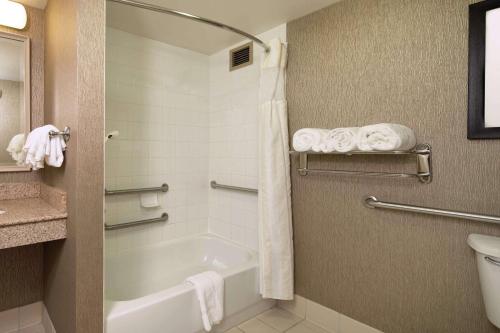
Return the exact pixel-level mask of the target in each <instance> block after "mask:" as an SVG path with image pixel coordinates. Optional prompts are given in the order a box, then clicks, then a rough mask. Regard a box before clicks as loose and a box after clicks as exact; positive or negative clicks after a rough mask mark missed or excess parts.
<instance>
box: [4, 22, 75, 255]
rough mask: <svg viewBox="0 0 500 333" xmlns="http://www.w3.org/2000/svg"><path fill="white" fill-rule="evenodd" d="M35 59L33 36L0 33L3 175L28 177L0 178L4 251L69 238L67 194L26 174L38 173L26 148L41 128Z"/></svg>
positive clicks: (39, 178) (38, 178)
mask: <svg viewBox="0 0 500 333" xmlns="http://www.w3.org/2000/svg"><path fill="white" fill-rule="evenodd" d="M30 62H31V46H30V39H29V38H28V37H26V36H23V35H18V34H14V33H8V32H0V173H9V174H14V173H15V174H16V176H17V175H19V176H21V177H17V178H20V179H23V178H26V182H14V183H11V182H8V183H1V182H0V250H1V249H7V248H12V247H18V246H25V245H31V244H37V243H42V242H48V241H53V240H57V239H64V238H66V220H67V216H68V214H67V208H66V206H67V205H66V193H65V192H64V191H62V190H60V189H56V188H53V187H50V186H47V185H45V184H43V183H42V182H41V177H38V176H37V177H23V176H22V174H23V173H25V174H26V175H28V173H33V172H34V171H32V170H31V168H30V167H28V166H26V165H25V164H24V163H23V162H24V159H25V154H24V155H23V150H22V147H23V146H24V143H25V141H26V138H27V135H28V133H29V132H30V131H31V130H32V129H33V128H34V127H37V126H39V124H37V123H35V124H33V123H32V118H33V116H32V112H31V104H32V102H33V101H32V99H31V81H32V80H31V64H30ZM34 88H35V87H34ZM35 90H36V89H35ZM38 118H39V117H38ZM41 154H42V155H41V156H43V152H41ZM28 176H29V175H28ZM33 179H35V181H33Z"/></svg>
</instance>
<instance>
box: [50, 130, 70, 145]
mask: <svg viewBox="0 0 500 333" xmlns="http://www.w3.org/2000/svg"><path fill="white" fill-rule="evenodd" d="M58 135H60V136H62V137H63V140H64V142H68V141H69V138H70V137H71V128H69V127H68V126H66V127H64V130H63V131H59V132H56V131H50V132H49V137H50V138H53V137H55V136H58Z"/></svg>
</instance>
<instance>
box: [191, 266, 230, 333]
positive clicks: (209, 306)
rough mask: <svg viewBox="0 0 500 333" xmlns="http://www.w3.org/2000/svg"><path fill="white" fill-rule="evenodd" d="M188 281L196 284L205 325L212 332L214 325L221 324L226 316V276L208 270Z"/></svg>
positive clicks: (206, 329)
mask: <svg viewBox="0 0 500 333" xmlns="http://www.w3.org/2000/svg"><path fill="white" fill-rule="evenodd" d="M186 281H187V282H189V283H191V284H193V285H194V288H195V290H196V296H197V297H198V301H199V302H200V310H201V318H202V320H203V327H204V328H205V331H208V332H210V330H212V325H215V324H219V323H220V322H221V321H222V318H223V316H224V278H223V277H222V276H221V275H220V274H219V273H217V272H214V271H207V272H203V273H200V274H197V275H193V276H190V277H188V278H187V279H186Z"/></svg>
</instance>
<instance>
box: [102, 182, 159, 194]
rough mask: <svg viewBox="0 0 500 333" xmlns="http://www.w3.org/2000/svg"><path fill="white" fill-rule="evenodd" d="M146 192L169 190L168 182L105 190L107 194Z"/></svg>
mask: <svg viewBox="0 0 500 333" xmlns="http://www.w3.org/2000/svg"><path fill="white" fill-rule="evenodd" d="M145 192H168V184H161V186H160V187H142V188H129V189H124V190H104V193H105V194H106V195H117V194H131V193H145Z"/></svg>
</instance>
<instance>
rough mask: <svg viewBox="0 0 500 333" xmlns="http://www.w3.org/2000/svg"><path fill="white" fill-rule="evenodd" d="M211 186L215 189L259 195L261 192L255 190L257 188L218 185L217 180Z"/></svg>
mask: <svg viewBox="0 0 500 333" xmlns="http://www.w3.org/2000/svg"><path fill="white" fill-rule="evenodd" d="M210 186H211V187H212V188H213V189H218V188H222V189H225V190H232V191H241V192H250V193H259V191H258V190H257V189H255V188H248V187H239V186H230V185H223V184H217V182H216V181H215V180H212V181H211V182H210Z"/></svg>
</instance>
